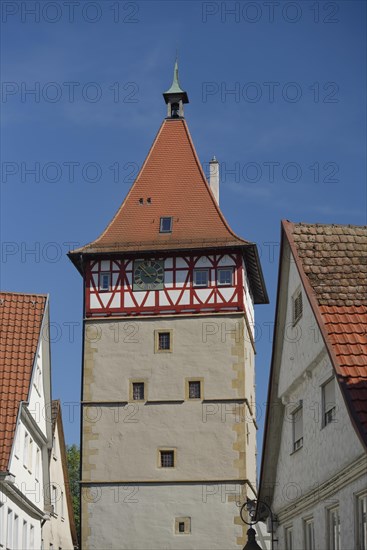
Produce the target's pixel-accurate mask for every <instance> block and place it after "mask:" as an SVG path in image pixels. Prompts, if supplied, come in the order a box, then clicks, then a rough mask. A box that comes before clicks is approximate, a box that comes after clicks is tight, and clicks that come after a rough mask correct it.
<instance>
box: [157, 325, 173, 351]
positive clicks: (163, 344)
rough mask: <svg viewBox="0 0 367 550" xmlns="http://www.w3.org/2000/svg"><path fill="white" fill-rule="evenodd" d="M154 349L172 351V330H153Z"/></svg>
mask: <svg viewBox="0 0 367 550" xmlns="http://www.w3.org/2000/svg"><path fill="white" fill-rule="evenodd" d="M155 351H156V352H158V353H159V352H170V351H172V330H156V331H155Z"/></svg>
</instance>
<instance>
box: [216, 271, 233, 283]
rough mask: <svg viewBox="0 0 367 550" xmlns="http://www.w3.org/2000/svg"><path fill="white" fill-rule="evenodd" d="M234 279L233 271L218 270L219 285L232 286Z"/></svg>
mask: <svg viewBox="0 0 367 550" xmlns="http://www.w3.org/2000/svg"><path fill="white" fill-rule="evenodd" d="M232 278H233V271H232V269H218V284H219V285H231V284H232Z"/></svg>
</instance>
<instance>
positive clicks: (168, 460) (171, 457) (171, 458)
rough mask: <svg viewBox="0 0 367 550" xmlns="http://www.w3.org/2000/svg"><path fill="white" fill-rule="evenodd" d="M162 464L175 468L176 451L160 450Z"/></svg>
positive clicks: (162, 466) (163, 466)
mask: <svg viewBox="0 0 367 550" xmlns="http://www.w3.org/2000/svg"><path fill="white" fill-rule="evenodd" d="M160 466H161V468H174V466H175V453H174V451H160Z"/></svg>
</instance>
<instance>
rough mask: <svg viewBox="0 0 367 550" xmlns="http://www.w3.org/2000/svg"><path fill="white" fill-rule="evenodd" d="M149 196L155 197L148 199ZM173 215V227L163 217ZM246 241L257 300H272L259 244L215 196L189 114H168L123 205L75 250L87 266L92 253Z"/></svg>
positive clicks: (76, 259) (72, 254)
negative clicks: (237, 227) (233, 222)
mask: <svg viewBox="0 0 367 550" xmlns="http://www.w3.org/2000/svg"><path fill="white" fill-rule="evenodd" d="M148 199H149V200H148ZM161 217H172V219H173V225H172V232H171V233H160V231H159V229H160V218H161ZM219 247H220V248H223V247H243V248H244V249H245V250H244V254H245V257H247V267H248V270H249V277H250V282H251V286H252V291H253V294H254V299H255V303H268V297H267V293H266V288H265V284H264V280H263V275H262V271H261V266H260V261H259V258H258V254H257V249H256V245H255V244H254V243H251V242H249V241H246V240H244V239H242V238H241V237H238V236H237V235H236V234H235V233H234V232H233V231H232V229H231V228H230V227H229V225H228V223H227V222H226V220H225V218H224V216H223V214H222V212H221V211H220V208H219V206H218V204H217V202H216V200H215V198H214V195H213V193H212V191H211V189H210V186H209V184H208V182H207V181H206V178H205V174H204V172H203V169H202V167H201V164H200V161H199V159H198V156H197V154H196V151H195V147H194V145H193V142H192V140H191V136H190V133H189V129H188V127H187V124H186V122H185V120H184V119H165V120H164V121H163V123H162V125H161V127H160V129H159V132H158V134H157V136H156V138H155V140H154V142H153V145H152V147H151V149H150V151H149V153H148V156H147V158H146V159H145V162H144V164H143V166H142V168H141V170H140V172H139V174H138V176H137V178H136V180H135V182H134V184H133V185H132V187H131V189H130V191H129V193H128V194H127V196H126V198H125V200H124V201H123V203H122V205H121V207H120V208H119V210H118V211H117V213H116V215H115V216H114V218H113V219H112V221H111V222H110V223H109V225H108V226H107V228H106V229H105V231H104V232H103V233H102V234H101V235H100V236H99V237H98V238H97V239H96V240H95V241H93V242H91V243H89V244H87V245H86V246H83V247H81V248H78V249H76V250H73V251H72V252H69V257H70V259H71V261H72V262H73V263H74V264H75V265H76V267H77V269H79V270H80V271H81V272H82V269H81V263H82V260H81V257H82V256H85V255H89V254H97V255H101V254H113V253H126V252H130V253H134V252H155V251H159V250H184V249H185V250H193V249H203V248H219Z"/></svg>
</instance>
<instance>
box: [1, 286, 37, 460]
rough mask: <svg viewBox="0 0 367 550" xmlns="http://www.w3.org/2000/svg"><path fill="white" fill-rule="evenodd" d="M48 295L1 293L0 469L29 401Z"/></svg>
mask: <svg viewBox="0 0 367 550" xmlns="http://www.w3.org/2000/svg"><path fill="white" fill-rule="evenodd" d="M46 301H47V296H44V295H35V294H15V293H11V292H0V334H1V336H0V471H6V470H7V468H8V464H9V458H10V453H11V448H12V444H13V439H14V433H15V428H16V420H17V414H18V410H19V404H20V402H21V401H26V400H27V398H28V393H29V386H30V381H31V375H32V368H33V364H34V360H35V355H36V352H37V346H38V341H39V338H40V333H41V327H42V320H43V315H44V312H45V306H46Z"/></svg>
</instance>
